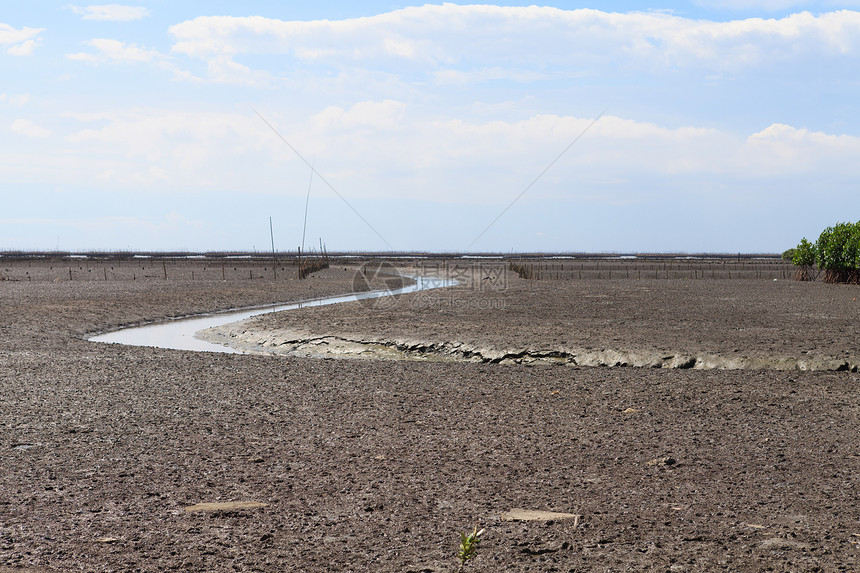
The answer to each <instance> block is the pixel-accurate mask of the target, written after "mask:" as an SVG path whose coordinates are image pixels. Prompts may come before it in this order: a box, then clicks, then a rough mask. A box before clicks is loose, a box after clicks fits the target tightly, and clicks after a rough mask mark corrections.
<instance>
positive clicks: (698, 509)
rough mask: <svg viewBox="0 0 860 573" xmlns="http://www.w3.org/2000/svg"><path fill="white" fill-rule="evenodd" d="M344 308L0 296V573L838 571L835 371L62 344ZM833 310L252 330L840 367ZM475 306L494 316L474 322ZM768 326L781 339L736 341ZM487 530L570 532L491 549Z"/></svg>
mask: <svg viewBox="0 0 860 573" xmlns="http://www.w3.org/2000/svg"><path fill="white" fill-rule="evenodd" d="M312 281H316V282H312ZM351 284H352V282H351V275H350V272H349V271H342V270H329V271H325V272H323V273H319V274H318V275H317V278H316V279H311V280H309V281H306V282H302V283H298V282H296V283H290V282H289V281H286V280H281V279H279V281H277V282H276V281H266V280H263V279H258V280H255V281H250V280H247V281H244V282H240V281H238V280H237V281H232V282H231V281H230V280H228V281H227V282H222V281H211V282H208V283H202V282H201V281H196V282H195V281H190V280H189V281H181V280H168V281H164V280H159V279H157V278H150V280H148V281H142V280H140V279H139V277H138V278H137V279H135V280H134V281H119V280H117V281H101V282H99V281H89V282H83V281H81V282H74V281H73V282H62V281H57V282H53V281H49V280H42V281H39V280H33V281H31V282H29V283H26V282H22V281H18V282H9V281H6V282H2V283H0V309H2V312H3V315H2V316H3V318H2V322H0V343H2V346H0V348H2V351H0V352H2V361H0V452H2V456H0V460H2V471H0V571H3V573H6V571H9V570H11V571H22V570H24V571H169V570H192V571H235V570H238V571H286V570H296V571H455V570H457V560H456V558H455V557H454V553H455V552H456V550H457V543H458V535H457V532H458V531H464V530H467V529H468V530H471V528H472V527H473V526H474V524H475V523H476V522H480V524H481V527H484V528H486V533H485V534H484V540H483V542H482V544H481V547H480V550H479V553H478V556H477V557H476V558H475V559H474V560H473V561H472V562H470V563H469V564H468V565H467V567H466V569H467V570H472V571H618V570H645V571H713V570H728V571H760V570H773V571H853V570H857V568H858V555H860V550H858V546H860V509H858V502H857V499H858V478H860V446H858V439H857V436H858V432H857V427H858V422H860V419H858V418H860V404H858V390H860V385H858V384H860V383H858V374H856V373H853V372H850V371H847V372H846V371H843V372H835V371H820V372H802V371H777V370H766V369H746V370H719V369H714V370H696V369H656V368H620V367H619V368H593V367H586V368H582V367H577V366H570V365H569V366H549V365H536V366H527V365H523V364H508V365H506V364H492V363H469V362H446V361H418V360H407V361H381V360H366V361H360V360H325V359H313V358H295V357H266V356H242V355H220V354H202V353H190V352H179V351H167V350H157V349H149V348H131V347H119V346H112V345H99V344H94V343H88V342H86V341H85V340H84V339H83V335H84V334H85V333H87V332H92V331H95V330H100V329H104V328H108V327H110V326H113V325H119V324H126V323H132V322H137V321H141V320H147V319H152V318H155V317H157V316H167V315H176V314H184V313H188V312H192V311H202V310H214V309H215V308H223V307H225V306H238V305H245V304H252V303H255V302H256V303H267V302H271V299H272V297H273V296H275V297H278V298H281V299H282V298H283V297H284V296H286V297H296V298H304V297H306V296H307V293H308V291H309V290H314V291H316V292H317V293H321V292H322V291H332V292H337V291H343V290H344V288H348V287H349V286H351ZM686 286H688V287H689V288H691V289H701V290H700V291H691V292H698V293H699V295H696V296H691V295H685V294H684V292H685V291H684V290H683V289H684V288H685V287H686ZM641 288H651V289H652V290H650V291H641V292H640V291H639V290H637V289H641ZM766 288H770V289H773V288H776V289H778V290H776V291H765V290H764V289H766ZM709 289H714V290H709ZM442 292H443V291H436V294H439V295H441V293H442ZM708 292H711V293H712V294H711V295H710V298H713V299H714V300H715V302H713V303H711V304H710V305H709V304H706V302H704V301H706V300H707V299H708V296H707V293H708ZM766 292H770V294H772V295H774V297H773V298H774V300H775V301H776V302H774V303H770V302H763V301H762V296H763V295H764V294H765V293H766ZM553 293H555V294H553ZM648 293H659V296H658V295H657V294H652V295H649V294H648ZM856 294H860V289H856V288H852V287H846V288H842V287H823V285H804V284H799V283H785V284H784V285H783V284H779V283H776V284H775V285H774V284H767V285H765V284H764V283H762V281H758V282H755V281H733V282H731V284H728V282H727V283H720V284H717V282H716V281H712V282H710V283H709V282H708V281H701V282H700V286H696V287H694V286H693V285H692V284H688V282H685V281H680V280H679V281H661V282H659V283H658V282H657V281H655V282H654V283H651V285H650V287H647V285H646V284H645V282H644V281H642V282H636V281H632V280H631V281H618V282H617V283H613V282H610V281H603V282H598V281H582V283H577V282H575V281H570V282H568V283H543V282H542V283H535V282H530V281H529V282H527V281H520V280H519V279H515V278H513V277H509V280H508V281H507V284H506V285H505V289H504V290H503V292H499V291H494V292H488V291H480V290H479V289H476V288H466V287H461V288H460V289H459V290H457V291H455V292H454V295H453V296H454V297H453V298H451V297H449V296H447V295H446V296H442V297H441V298H438V299H436V300H435V301H433V300H428V298H427V297H428V296H430V293H423V294H421V293H418V294H416V295H409V296H403V297H401V298H400V299H398V301H397V305H395V306H392V307H389V308H382V307H366V306H362V305H360V304H347V305H343V306H339V307H331V308H327V309H303V310H302V311H299V312H297V313H296V314H295V315H291V316H295V318H292V319H291V318H289V317H278V318H273V317H270V319H271V320H273V321H278V325H277V326H279V327H286V326H289V327H291V328H297V329H304V330H307V331H310V332H314V333H316V334H333V335H334V334H340V335H343V334H345V333H351V334H355V335H359V334H360V335H361V336H362V337H364V338H368V337H371V336H376V337H379V338H398V337H401V338H410V339H413V340H423V341H424V342H428V341H429V342H433V341H443V340H453V341H457V342H460V343H463V344H470V345H474V346H476V347H487V348H496V347H503V348H507V347H510V348H522V347H529V345H530V344H532V345H533V346H534V349H541V348H544V347H545V346H546V345H547V344H550V343H554V344H555V345H557V346H564V347H570V348H574V349H579V348H592V349H599V348H616V349H621V350H623V349H625V348H627V349H629V348H632V347H633V345H634V344H639V345H641V347H642V349H643V350H647V349H649V348H651V349H656V350H658V351H663V350H667V349H677V350H678V351H683V352H689V353H699V352H705V351H707V352H710V353H713V354H723V353H724V352H727V351H732V352H734V349H735V348H738V349H739V352H740V353H743V354H748V355H750V356H752V355H758V354H761V355H772V354H773V355H777V354H778V355H786V356H795V355H796V354H798V352H801V351H802V350H806V351H807V353H812V354H814V355H815V356H819V357H836V358H840V359H844V360H845V361H847V362H848V363H849V364H850V363H851V362H852V361H853V360H854V358H853V351H854V347H852V343H853V342H854V341H856V340H857V338H856V335H855V334H856V333H855V331H854V330H852V329H853V328H855V327H854V326H853V324H856V323H857V320H856V314H850V312H851V310H850V309H853V308H855V307H853V306H849V305H850V304H851V303H853V302H854V301H853V298H855V297H856ZM434 296H435V295H434ZM588 296H590V297H592V299H593V300H592V303H593V304H591V303H589V304H591V306H585V307H582V306H579V305H580V303H575V302H574V301H579V300H582V299H583V297H588ZM492 297H505V303H504V305H502V306H500V307H499V308H496V309H493V308H489V307H488V306H487V304H485V303H480V302H475V301H478V300H481V299H486V298H492ZM652 297H653V298H652ZM586 300H591V299H586ZM458 301H459V302H458ZM469 301H472V302H469ZM598 301H604V302H602V303H599V302H598ZM637 301H638V302H637ZM402 305H405V306H402ZM649 305H650V307H649ZM684 305H686V308H684ZM768 305H771V306H775V307H777V308H782V309H783V312H782V313H781V314H780V313H775V314H773V315H763V314H762V313H763V312H764V309H765V307H767V306H768ZM798 305H800V306H798ZM434 307H435V308H434ZM482 307H483V308H482ZM583 308H584V309H586V310H587V311H588V312H589V313H590V314H589V315H588V316H585V317H583V316H582V315H583V314H585V312H584V310H583ZM637 308H646V309H650V310H649V312H647V313H646V312H642V313H640V314H636V313H635V312H632V311H633V310H635V309H637ZM564 309H567V310H566V311H565V310H564ZM661 309H662V310H663V312H664V314H663V315H661V316H660V317H658V318H657V319H655V321H656V322H654V323H648V322H647V317H646V316H645V315H649V316H650V315H651V314H653V312H651V311H654V312H656V311H659V310H661ZM709 309H710V310H709ZM598 311H599V312H598ZM854 312H855V313H856V311H854ZM797 313H799V314H800V315H801V316H799V317H798V318H797V319H796V321H795V318H793V316H794V314H797ZM766 316H769V317H770V318H766ZM409 317H411V319H410V318H409ZM625 317H626V318H625ZM679 317H687V319H686V322H685V321H679ZM771 318H772V319H773V321H775V322H769V321H770V320H771ZM621 320H624V323H623V324H622V323H620V321H621ZM643 320H645V321H646V322H645V323H642V321H643ZM282 321H287V322H282ZM721 321H722V322H721ZM780 321H782V322H780ZM723 323H724V324H725V325H727V326H726V329H724V330H723V331H720V328H719V325H720V324H723ZM589 324H591V325H593V328H592V330H590V331H586V332H585V333H583V332H578V331H576V328H579V327H586V326H587V325H589ZM702 324H704V325H706V326H708V328H705V329H704V330H703V329H702V328H701V325H702ZM732 324H735V325H736V328H742V330H731V329H730V326H731V325H732ZM738 324H739V325H741V326H737V325H738ZM788 324H798V325H800V324H805V325H806V328H805V329H801V330H798V331H791V330H789V329H788V327H787V326H786V325H788ZM361 325H363V326H365V327H366V328H358V327H359V326H361ZM492 325H496V326H492ZM755 325H759V328H761V329H762V330H759V331H752V332H750V329H752V328H754V326H755ZM828 325H829V328H828ZM270 326H274V324H272V325H270ZM455 327H456V329H455ZM434 329H435V330H434ZM781 329H783V330H785V332H782V330H781ZM643 335H647V336H643ZM561 337H564V338H561ZM556 339H558V340H557V342H555V341H556ZM562 340H563V341H564V342H562ZM227 502H234V505H218V504H224V503H227ZM201 504H204V505H201ZM205 504H209V505H205ZM212 504H215V505H212ZM514 508H522V509H527V510H540V511H552V512H563V513H569V514H572V515H577V516H579V518H570V519H561V518H555V519H548V520H538V521H503V520H502V519H501V517H502V516H503V515H507V514H509V512H510V511H511V510H512V509H514Z"/></svg>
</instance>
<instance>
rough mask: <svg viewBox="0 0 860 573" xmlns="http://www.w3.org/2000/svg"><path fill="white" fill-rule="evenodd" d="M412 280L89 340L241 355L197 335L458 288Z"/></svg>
mask: <svg viewBox="0 0 860 573" xmlns="http://www.w3.org/2000/svg"><path fill="white" fill-rule="evenodd" d="M409 278H411V279H414V280H415V284H412V285H409V286H406V287H403V288H400V289H395V290H376V291H368V292H362V293H356V294H348V295H338V296H330V297H325V298H319V299H314V300H309V301H302V302H293V303H284V304H275V305H268V306H265V307H255V308H250V309H242V310H229V311H224V312H219V313H215V314H205V315H199V316H190V317H187V318H180V319H175V320H170V321H168V322H159V323H154V324H147V325H144V326H134V327H130V328H124V329H122V330H116V331H114V332H107V333H105V334H99V335H97V336H93V337H90V338H89V340H90V341H91V342H105V343H113V344H126V345H129V346H150V347H153V348H169V349H172V350H195V351H198V352H223V353H227V354H242V353H243V351H242V350H236V349H233V348H231V347H229V346H222V345H220V344H214V343H212V342H208V341H206V340H201V339H199V338H195V335H196V334H197V333H198V332H200V331H201V330H204V329H207V328H212V327H214V326H223V325H225V324H230V323H231V322H238V321H240V320H245V319H246V318H251V317H252V316H258V315H260V314H265V313H267V312H280V311H282V310H295V309H298V308H305V307H312V306H325V305H329V304H337V303H340V302H354V301H358V300H365V299H373V298H380V297H385V296H395V295H399V294H404V293H410V292H417V291H421V290H429V289H434V288H443V287H447V286H453V285H455V284H456V281H454V280H451V279H441V278H434V277H418V276H409Z"/></svg>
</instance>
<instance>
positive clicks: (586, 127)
mask: <svg viewBox="0 0 860 573" xmlns="http://www.w3.org/2000/svg"><path fill="white" fill-rule="evenodd" d="M605 113H606V110H603V111H602V112H600V115H598V116H597V117H595V118H594V120H593V121H592V122H591V123H589V124H588V125H587V126H585V129H583V130H582V131H581V132H580V133H579V135H577V136H576V137H575V138H574V139H573V141H571V142H570V143H569V144H568V145H567V147H565V148H564V149H563V150H562V152H561V153H559V154H558V155H557V156H556V158H555V159H553V160H552V161H550V162H549V165H547V166H546V167H544V169H543V171H541V172H540V173H538V176H537V177H535V178H534V179H533V180H532V182H531V183H529V184H528V185H526V188H525V189H523V190H522V191H520V194H519V195H517V196H516V197H514V200H513V201H511V202H510V203H509V204H508V206H507V207H505V208H504V209H502V212H501V213H499V214H498V215H497V216H496V218H495V219H493V220H492V222H490V224H489V225H487V226H486V227H485V228H484V230H483V231H481V233H480V234H479V235H478V236H477V237H475V240H473V241H472V242H471V243H469V246H468V247H466V252H469V249H471V248H472V246H473V245H474V244H475V243H477V242H478V241H479V240H480V239H481V237H483V236H484V234H485V233H486V232H487V231H489V230H490V227H492V226H493V225H495V224H496V222H497V221H498V220H499V219H501V218H502V216H503V215H504V214H505V213H507V212H508V210H509V209H510V208H511V207H513V206H514V203H516V202H517V201H519V200H520V198H521V197H522V196H523V195H525V194H526V192H527V191H528V190H529V189H531V188H532V186H533V185H534V184H535V183H537V182H538V180H539V179H540V178H541V177H543V176H544V174H545V173H546V172H547V171H549V170H550V168H551V167H552V166H553V165H555V163H556V162H557V161H558V160H559V159H561V158H562V156H563V155H564V154H565V153H567V151H568V150H569V149H570V148H571V147H573V145H574V144H575V143H576V142H577V141H579V140H580V139H581V138H582V136H583V135H585V133H586V132H587V131H588V130H589V129H591V126H593V125H594V124H595V123H597V122H598V120H599V119H600V118H601V117H603V114H605Z"/></svg>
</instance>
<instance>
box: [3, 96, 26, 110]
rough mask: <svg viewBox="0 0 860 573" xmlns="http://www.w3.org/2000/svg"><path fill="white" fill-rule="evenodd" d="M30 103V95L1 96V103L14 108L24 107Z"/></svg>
mask: <svg viewBox="0 0 860 573" xmlns="http://www.w3.org/2000/svg"><path fill="white" fill-rule="evenodd" d="M28 101H30V94H5V93H4V94H0V103H5V104H9V105H11V106H13V107H22V106H24V105H26V104H27V102H28Z"/></svg>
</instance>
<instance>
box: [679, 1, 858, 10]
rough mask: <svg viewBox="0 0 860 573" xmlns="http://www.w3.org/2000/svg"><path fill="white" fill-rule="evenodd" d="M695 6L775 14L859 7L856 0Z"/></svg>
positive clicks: (730, 3) (701, 4)
mask: <svg viewBox="0 0 860 573" xmlns="http://www.w3.org/2000/svg"><path fill="white" fill-rule="evenodd" d="M694 4H696V5H697V6H706V7H708V8H716V9H722V10H764V11H767V12H776V11H779V10H788V9H791V8H808V9H820V10H830V9H833V8H846V7H851V8H857V7H860V1H858V0H831V1H823V2H822V1H820V0H697V1H696V2H694Z"/></svg>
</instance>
